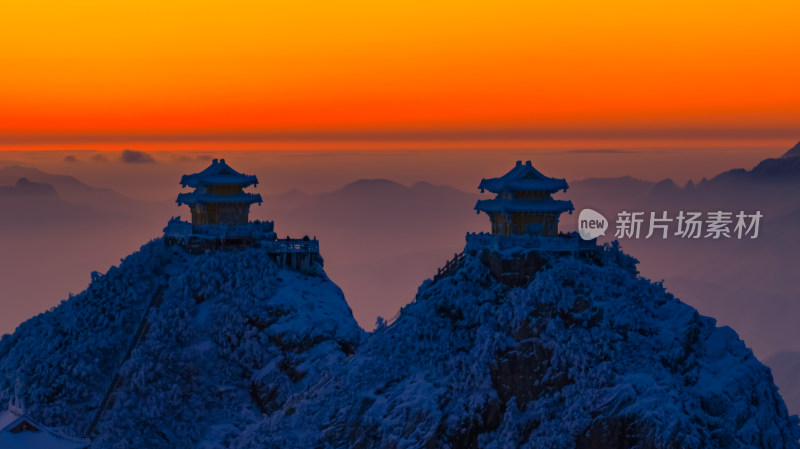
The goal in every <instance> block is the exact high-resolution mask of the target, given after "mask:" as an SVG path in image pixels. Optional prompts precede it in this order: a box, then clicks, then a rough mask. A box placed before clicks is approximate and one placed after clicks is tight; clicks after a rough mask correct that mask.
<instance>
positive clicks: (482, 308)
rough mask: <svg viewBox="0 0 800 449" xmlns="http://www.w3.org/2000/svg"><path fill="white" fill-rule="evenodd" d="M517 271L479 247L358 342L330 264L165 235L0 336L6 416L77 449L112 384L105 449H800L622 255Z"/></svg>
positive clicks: (724, 341) (717, 343)
mask: <svg viewBox="0 0 800 449" xmlns="http://www.w3.org/2000/svg"><path fill="white" fill-rule="evenodd" d="M520 251H521V250H520ZM505 256H506V257H511V256H513V257H512V258H513V259H514V260H517V261H522V264H521V265H519V266H517V269H523V270H527V271H529V272H530V270H532V269H538V272H535V278H534V279H533V280H532V281H531V282H529V283H527V284H525V285H522V286H519V285H518V283H514V282H509V281H508V279H509V278H508V277H507V276H506V275H507V274H508V271H509V270H510V269H511V268H513V267H511V265H508V266H506V265H505V263H500V262H497V260H495V261H494V262H492V261H491V260H490V258H487V257H488V255H487V254H486V253H479V252H467V253H465V256H464V257H463V258H461V259H457V260H458V262H457V263H455V264H454V265H452V266H451V269H450V270H447V271H445V272H443V273H440V274H439V275H438V276H436V279H437V280H436V281H433V280H427V281H425V282H424V283H423V284H422V286H421V287H420V288H419V291H418V294H417V297H416V299H415V300H414V301H413V302H412V303H410V304H409V305H407V306H406V307H405V308H404V309H403V311H402V313H401V314H400V315H399V317H398V318H397V320H396V321H395V322H393V323H392V324H389V325H386V324H384V325H381V326H379V328H378V329H377V330H376V331H374V332H373V333H371V334H366V333H364V332H363V331H362V330H361V329H360V328H359V327H358V326H357V325H356V323H355V321H354V320H353V318H352V314H351V312H350V308H349V307H348V305H347V303H346V302H345V300H344V297H343V295H342V293H341V291H340V290H339V288H338V287H336V285H334V284H333V283H332V282H330V281H329V280H328V279H327V277H326V276H325V274H324V272H323V271H322V269H321V267H317V269H316V270H315V271H314V272H313V273H312V274H301V273H298V272H294V271H290V270H285V269H281V268H279V267H277V266H276V265H275V264H273V263H272V261H271V260H270V259H269V257H267V255H266V254H265V253H264V252H263V251H261V250H258V249H247V250H243V251H240V252H223V251H212V252H206V253H204V254H199V255H191V254H187V253H186V252H184V251H183V250H181V249H179V248H174V247H173V248H170V247H166V246H165V245H164V244H163V242H162V240H160V239H157V240H154V241H153V242H151V243H149V244H147V245H145V246H144V247H142V249H141V251H139V252H137V253H135V254H133V255H131V256H129V257H127V258H126V259H125V260H124V261H123V262H122V263H121V264H120V265H119V267H115V268H112V269H111V270H109V272H108V273H106V274H104V275H100V274H94V275H93V278H94V280H93V282H92V283H91V285H90V286H89V288H88V289H87V290H86V291H85V292H83V293H81V294H79V295H77V296H75V297H72V298H70V299H69V300H67V301H65V302H63V303H62V304H61V305H60V306H58V307H56V308H55V309H53V310H51V311H48V312H46V313H44V314H42V315H40V316H38V317H35V318H33V319H31V320H29V321H27V322H26V323H24V324H23V325H21V326H20V328H19V329H18V330H17V331H16V332H15V333H14V334H13V335H11V336H5V337H4V338H3V339H2V340H0V401H5V400H7V399H8V398H10V397H11V395H12V393H13V391H14V387H15V385H16V383H17V382H19V383H20V384H21V385H22V391H23V395H24V399H25V401H26V402H27V404H28V411H29V413H30V414H31V415H32V416H35V417H37V418H38V419H40V420H41V421H42V422H43V423H44V424H46V425H49V426H58V427H61V429H62V430H63V431H65V432H67V433H70V434H73V435H79V434H81V432H82V431H84V429H86V428H87V427H89V426H90V423H91V421H92V417H93V414H94V412H95V411H96V409H97V407H98V404H100V402H101V400H102V398H103V394H104V391H105V390H106V388H107V387H108V386H109V384H111V383H112V379H114V374H115V373H118V375H119V376H120V378H119V379H120V386H119V388H118V389H117V390H116V394H115V395H114V400H113V401H111V402H110V405H109V407H108V411H107V412H106V413H105V415H104V416H103V417H102V419H101V420H100V422H99V424H98V426H97V431H96V435H97V437H96V439H95V441H94V444H93V447H95V448H117V447H126V448H128V447H130V448H157V447H158V448H160V447H163V448H182V447H186V448H189V447H197V448H239V449H243V448H365V449H366V448H477V447H481V448H534V447H535V448H580V449H589V448H592V449H601V448H602V449H606V448H608V449H611V448H618V449H623V448H634V447H637V448H654V449H655V448H658V449H661V448H665V449H666V448H765V449H766V448H769V449H777V448H797V447H800V446H798V443H797V440H798V437H800V430H799V429H798V423H797V418H796V417H790V416H789V415H788V413H787V411H786V407H785V405H784V403H783V401H782V399H781V397H780V396H779V395H778V392H777V389H776V387H775V385H774V384H773V381H772V377H771V375H770V372H769V369H768V368H766V367H765V366H763V365H762V364H761V363H759V361H758V360H756V359H755V357H754V356H753V354H752V352H751V351H750V350H749V349H748V348H747V347H746V346H745V345H744V343H743V342H742V341H741V340H740V339H739V338H738V336H737V335H736V333H735V332H734V331H733V330H731V329H730V328H727V327H716V325H715V321H714V320H713V319H711V318H706V317H703V316H700V315H699V314H698V313H697V312H696V311H695V310H694V309H693V308H691V307H689V306H687V305H685V304H683V303H681V302H680V301H679V300H678V299H676V298H674V297H673V296H672V295H670V294H669V293H667V292H665V291H664V289H663V287H662V286H661V285H660V284H657V283H652V282H650V281H648V280H646V279H643V278H641V277H639V276H638V275H637V272H636V269H635V260H633V259H631V258H630V257H628V256H626V255H624V254H623V253H621V252H620V251H619V250H618V248H616V247H607V248H605V249H603V250H602V251H600V252H598V253H596V254H594V255H593V256H592V257H577V256H560V257H556V256H547V255H545V257H544V258H540V257H539V256H537V255H531V254H524V253H518V254H505ZM512 265H513V264H512ZM531 273H532V272H531ZM143 317H144V318H145V321H142V318H143ZM142 323H147V326H145V327H146V328H147V331H146V332H145V333H144V334H143V335H144V337H142V338H141V339H140V343H139V344H138V345H134V348H133V350H132V351H131V352H130V354H127V351H128V348H129V347H131V342H132V340H134V338H135V337H134V335H135V334H137V333H138V332H137V328H141V327H142ZM123 362H124V363H123ZM120 364H121V366H120Z"/></svg>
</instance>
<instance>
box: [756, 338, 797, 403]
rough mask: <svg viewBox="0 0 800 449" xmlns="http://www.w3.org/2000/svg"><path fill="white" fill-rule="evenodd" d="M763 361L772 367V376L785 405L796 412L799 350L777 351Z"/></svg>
mask: <svg viewBox="0 0 800 449" xmlns="http://www.w3.org/2000/svg"><path fill="white" fill-rule="evenodd" d="M764 363H765V364H766V365H767V366H769V367H770V368H772V376H773V377H774V379H775V384H776V385H778V387H779V390H780V394H781V396H782V397H783V401H784V402H786V406H787V407H788V408H789V410H790V411H792V410H795V412H793V413H796V410H800V382H798V379H800V351H785V352H779V353H777V354H774V355H772V356H771V357H769V358H768V359H767V360H765V361H764Z"/></svg>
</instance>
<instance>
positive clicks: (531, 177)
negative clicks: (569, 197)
mask: <svg viewBox="0 0 800 449" xmlns="http://www.w3.org/2000/svg"><path fill="white" fill-rule="evenodd" d="M478 188H479V189H481V193H483V191H484V190H488V191H490V192H492V193H510V192H530V191H544V192H551V193H552V192H556V191H559V190H564V191H566V190H567V188H569V185H568V184H567V180H566V179H558V178H550V177H548V176H545V175H543V174H542V173H541V172H540V171H539V170H536V169H535V168H533V165H531V161H527V162H526V163H525V164H523V163H522V161H517V165H516V166H514V168H512V169H511V171H509V172H508V173H506V174H505V175H503V176H501V177H499V178H490V179H482V180H481V183H480V184H479V185H478Z"/></svg>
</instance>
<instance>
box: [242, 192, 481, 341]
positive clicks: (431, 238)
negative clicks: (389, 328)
mask: <svg viewBox="0 0 800 449" xmlns="http://www.w3.org/2000/svg"><path fill="white" fill-rule="evenodd" d="M478 197H479V195H477V194H471V193H467V192H463V191H460V190H457V189H454V188H451V187H447V186H441V185H435V184H430V183H427V182H418V183H416V184H414V185H412V186H410V187H408V186H404V185H402V184H399V183H396V182H393V181H389V180H386V179H371V180H366V179H362V180H358V181H355V182H353V183H350V184H347V185H345V186H344V187H342V188H340V189H338V190H335V191H333V192H329V193H322V194H306V193H303V192H300V191H298V190H291V191H289V192H286V193H283V194H280V195H273V196H264V207H261V208H254V209H253V214H254V216H256V217H261V218H264V219H269V220H275V222H276V227H275V230H276V232H277V233H278V235H279V236H281V237H282V236H284V235H285V234H288V233H291V234H292V235H293V236H294V235H303V234H308V235H310V236H317V237H319V238H320V240H321V242H322V243H321V245H322V248H323V250H324V251H323V252H324V254H325V269H326V271H327V272H328V274H329V275H330V276H331V278H332V279H333V280H334V281H335V282H336V283H337V284H339V285H340V286H341V287H342V289H343V290H344V291H345V293H346V294H347V299H348V301H349V302H350V304H352V305H353V309H354V313H355V315H356V318H358V319H359V320H360V321H361V322H362V323H364V324H365V326H366V327H369V326H370V325H371V324H372V323H374V320H375V317H376V316H377V315H384V316H385V315H386V314H387V311H391V312H389V313H390V314H391V313H394V311H396V310H398V309H399V308H400V306H402V305H403V304H405V303H407V302H408V300H409V299H410V298H413V297H414V294H415V293H416V288H417V285H418V283H419V282H418V281H419V279H421V278H425V277H426V276H428V274H429V273H430V272H431V271H435V269H436V268H437V267H439V266H441V265H443V264H444V262H445V261H446V260H447V259H449V258H451V257H452V256H453V254H454V253H456V252H458V251H460V250H461V248H463V246H464V235H465V234H466V232H468V231H476V230H482V229H486V228H488V220H486V219H485V217H481V216H478V215H476V214H475V211H474V210H473V207H474V206H475V201H476V200H477V198H478Z"/></svg>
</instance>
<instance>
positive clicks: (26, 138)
mask: <svg viewBox="0 0 800 449" xmlns="http://www.w3.org/2000/svg"><path fill="white" fill-rule="evenodd" d="M798 17H800V3H798V2H796V1H785V2H767V3H764V2H730V1H728V2H722V1H711V2H688V1H680V2H675V1H671V2H655V3H653V2H633V1H631V2H620V1H616V2H612V3H609V2H588V1H587V2H583V1H579V2H416V3H411V2H391V3H390V2H367V1H363V2H362V1H349V2H256V1H229V2H206V1H193V2H181V1H176V2H157V1H151V0H139V1H136V2H133V1H121V2H110V3H109V2H99V1H86V0H83V1H80V0H78V1H74V2H68V3H65V2H55V1H42V0H39V1H36V0H32V1H28V2H14V3H6V4H5V5H4V6H3V7H2V13H1V14H0V37H2V39H0V61H2V62H0V64H2V70H0V101H1V102H2V107H0V143H4V144H5V145H6V146H14V145H17V146H19V145H24V144H31V143H33V144H35V143H48V144H56V143H58V142H61V141H63V142H65V143H68V142H70V141H72V143H76V142H77V143H80V142H82V141H84V140H87V141H91V140H92V139H91V138H89V136H100V137H97V138H95V139H94V140H95V141H97V140H99V141H103V140H106V141H113V140H115V136H122V137H121V138H119V139H118V140H123V141H124V140H126V139H130V140H132V141H136V140H141V139H142V138H143V136H145V137H146V136H151V137H150V139H151V140H159V136H161V137H165V136H168V137H169V138H168V139H167V140H170V139H171V140H189V141H191V140H193V139H196V138H197V136H200V138H199V140H203V136H208V135H211V136H214V139H216V140H225V138H226V136H231V139H232V140H237V136H240V137H238V140H248V138H247V136H248V135H249V136H251V138H250V139H249V140H256V141H258V140H271V139H272V137H271V136H277V138H276V139H277V140H284V141H294V140H304V139H305V138H306V137H308V136H314V135H321V136H322V137H320V138H312V140H318V141H319V140H337V138H336V133H345V134H346V136H345V137H344V138H342V139H343V140H348V139H350V140H359V138H356V137H354V136H359V135H361V134H364V135H367V136H369V135H371V133H372V134H373V135H374V133H378V135H377V136H376V137H375V139H376V140H381V139H383V140H425V136H426V134H425V133H431V132H433V133H441V132H444V134H443V135H442V136H441V140H460V141H469V140H471V139H470V138H469V136H466V137H465V138H459V133H461V132H463V131H464V130H469V131H470V132H473V131H474V130H524V131H525V132H528V133H529V134H524V135H523V136H522V137H521V138H520V139H522V140H524V139H535V138H537V136H539V138H550V139H557V138H561V137H565V136H567V137H568V136H569V135H570V133H572V132H575V131H580V132H586V131H587V130H588V131H593V132H600V131H602V132H603V133H606V134H608V136H610V137H614V136H615V134H614V132H615V130H616V132H617V133H618V134H619V135H618V136H617V137H618V138H623V137H625V133H626V132H630V131H631V130H640V132H641V133H642V135H640V136H635V137H637V138H641V137H642V136H645V137H647V136H648V135H650V134H648V133H651V134H652V135H653V136H655V137H656V138H659V136H661V135H667V136H670V132H672V131H671V130H676V131H674V133H675V135H674V136H671V137H676V138H687V136H688V137H689V138H692V137H697V136H696V134H697V132H696V130H700V133H702V130H706V129H710V130H714V132H716V133H721V134H722V135H723V137H725V136H724V135H725V134H726V133H727V134H729V135H728V136H727V138H731V139H736V138H739V137H751V138H760V137H765V136H775V137H782V138H788V137H789V136H795V137H792V138H791V139H789V140H790V141H791V140H796V135H797V134H798V133H800V126H799V125H798V123H800V120H799V119H800V88H798V85H797V80H798V79H800V58H798V52H797V48H798V43H799V41H798V37H797V31H796V22H797V18H798ZM398 130H399V131H398ZM553 130H555V131H553ZM384 132H387V133H389V134H388V137H381V135H380V133H384ZM559 132H560V133H561V134H559ZM320 133H321V134H320ZM332 133H333V134H332ZM393 133H394V134H393ZM398 133H399V134H398ZM415 133H422V134H416V135H421V136H423V137H422V138H420V139H415V138H411V139H408V136H414V135H415ZM537 133H543V134H537ZM548 133H549V134H548ZM693 133H694V134H693ZM590 134H591V133H590ZM242 135H244V136H245V137H244V138H242V137H241V136H242ZM70 136H72V137H70ZM326 136H327V138H326ZM428 137H429V138H430V139H433V140H436V135H434V136H433V137H431V136H430V135H428ZM495 137H496V138H497V139H500V140H502V136H501V137H497V136H495ZM590 137H591V135H590ZM342 139H339V140H342ZM145 140H147V139H145ZM478 140H481V139H478ZM483 140H487V139H483ZM488 140H491V139H488Z"/></svg>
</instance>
